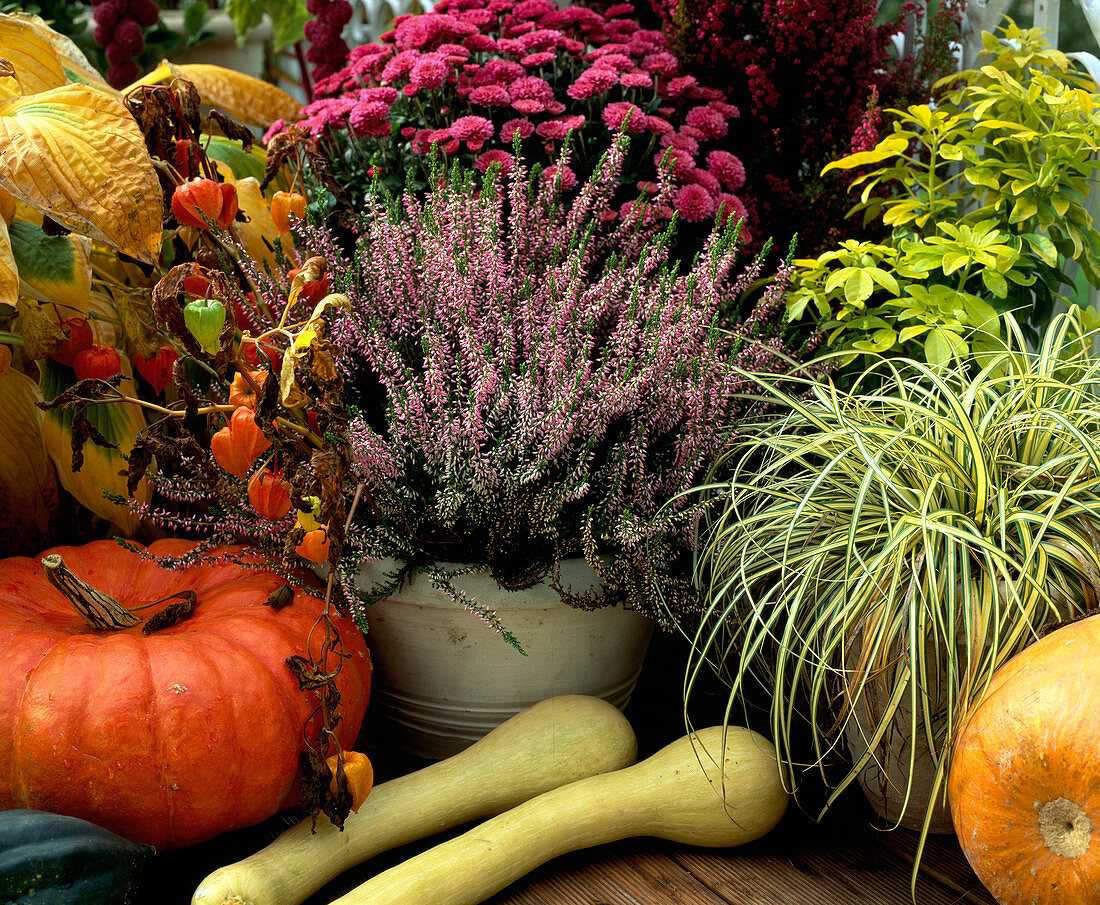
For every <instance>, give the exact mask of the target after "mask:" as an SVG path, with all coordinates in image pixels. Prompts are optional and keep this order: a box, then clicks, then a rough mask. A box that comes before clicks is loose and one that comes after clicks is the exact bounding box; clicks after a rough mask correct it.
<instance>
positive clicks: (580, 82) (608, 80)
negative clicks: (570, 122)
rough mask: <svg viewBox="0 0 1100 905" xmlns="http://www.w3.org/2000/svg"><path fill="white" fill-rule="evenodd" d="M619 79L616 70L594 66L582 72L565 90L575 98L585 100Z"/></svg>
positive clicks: (605, 89)
mask: <svg viewBox="0 0 1100 905" xmlns="http://www.w3.org/2000/svg"><path fill="white" fill-rule="evenodd" d="M618 80H619V75H618V73H617V72H615V70H613V69H604V68H601V67H597V66H593V67H592V68H590V69H586V70H585V71H584V72H582V73H581V74H580V75H579V76H578V77H577V80H576V81H575V82H574V83H573V84H572V85H570V86H569V87H568V88H567V89H566V90H565V93H566V94H568V95H569V96H570V97H571V98H573V99H574V100H577V101H584V100H588V98H590V97H595V96H596V95H597V94H602V93H603V92H605V91H607V89H608V88H610V87H611V86H612V85H614V84H615V83H616V82H617V81H618Z"/></svg>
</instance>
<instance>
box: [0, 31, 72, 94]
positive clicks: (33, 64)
mask: <svg viewBox="0 0 1100 905" xmlns="http://www.w3.org/2000/svg"><path fill="white" fill-rule="evenodd" d="M0 57H2V58H3V59H5V60H7V61H8V63H9V64H10V65H11V68H12V70H13V71H14V73H15V74H14V76H11V77H8V78H0V98H11V97H18V96H19V95H21V94H38V93H39V92H40V91H48V90H49V89H50V88H57V87H59V86H61V85H64V84H65V83H66V82H67V81H68V79H66V78H65V70H64V69H63V68H62V66H61V60H60V59H59V58H58V56H57V51H56V50H54V47H53V44H52V43H51V42H50V40H49V38H47V37H46V36H45V35H44V34H42V32H41V31H40V30H39V29H38V28H36V27H35V26H34V25H33V24H31V23H30V22H25V21H23V20H21V19H17V18H15V17H14V16H2V15H0Z"/></svg>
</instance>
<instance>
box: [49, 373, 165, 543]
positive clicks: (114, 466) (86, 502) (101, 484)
mask: <svg viewBox="0 0 1100 905" xmlns="http://www.w3.org/2000/svg"><path fill="white" fill-rule="evenodd" d="M120 355H121V353H120ZM121 359H122V373H123V375H125V377H126V379H125V380H123V382H122V387H121V388H122V390H123V391H124V392H125V391H126V390H127V389H128V388H132V387H133V372H132V370H131V368H130V361H129V359H128V358H127V357H126V356H125V355H121ZM38 364H39V369H40V372H41V377H40V380H39V384H40V386H41V388H42V396H43V398H44V399H45V400H46V401H51V400H53V399H54V398H56V397H57V396H58V395H59V394H60V393H62V392H64V391H65V390H66V389H68V388H69V387H70V386H72V384H73V383H74V382H75V375H74V374H73V372H72V370H70V369H69V368H65V367H63V366H61V365H59V364H57V363H56V362H54V361H53V360H51V359H49V358H47V359H44V360H42V361H40V362H39V363H38ZM87 414H88V420H89V421H90V422H91V424H92V425H93V426H94V427H95V428H96V429H98V430H99V432H100V433H101V434H103V436H104V437H105V438H106V439H107V440H109V441H110V442H112V443H115V444H117V447H118V448H117V449H110V448H107V447H103V446H97V445H96V444H94V443H91V442H88V443H86V444H85V445H84V465H83V466H82V467H81V469H80V471H78V472H74V471H73V470H72V431H71V425H72V421H73V415H72V412H67V411H64V410H62V409H54V410H52V411H49V412H46V417H45V419H44V420H43V422H42V441H43V444H44V446H45V449H46V452H47V454H48V455H49V457H50V458H51V459H52V460H53V464H54V466H55V467H56V469H57V476H58V478H60V480H61V486H63V487H64V488H65V489H66V490H67V491H68V492H69V493H70V494H72V495H73V497H75V498H76V500H77V502H79V503H80V504H81V505H82V506H84V507H86V508H87V509H90V510H91V511H92V512H94V513H95V514H96V515H98V516H100V517H101V518H104V519H107V521H109V522H112V523H113V524H115V525H116V526H117V527H118V528H119V529H120V530H121V531H122V532H123V533H125V534H127V535H132V534H133V533H134V531H135V529H136V528H137V524H138V518H137V516H136V515H134V514H133V512H131V511H130V510H129V509H128V508H127V507H126V506H122V505H120V504H118V503H114V502H112V501H111V500H109V499H107V498H106V497H105V496H104V495H103V493H104V491H106V492H108V493H111V494H115V495H118V496H126V470H127V463H126V460H125V458H124V456H125V455H126V454H127V453H129V452H130V450H131V449H132V448H133V445H134V438H135V437H136V436H137V433H138V431H139V430H141V429H142V428H144V427H145V417H144V416H143V415H142V413H141V409H140V408H139V407H138V406H136V405H133V404H130V403H121V402H110V403H104V404H102V405H93V406H90V407H89V408H88V410H87ZM149 497H150V492H149V487H148V483H147V482H145V481H142V483H141V484H139V485H138V488H137V490H136V491H135V493H134V499H135V500H139V501H142V502H148V501H149Z"/></svg>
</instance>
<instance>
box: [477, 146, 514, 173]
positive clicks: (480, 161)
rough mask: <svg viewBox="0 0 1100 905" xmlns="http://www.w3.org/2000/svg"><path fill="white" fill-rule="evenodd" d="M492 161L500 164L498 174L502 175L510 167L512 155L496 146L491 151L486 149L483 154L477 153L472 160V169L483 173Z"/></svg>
mask: <svg viewBox="0 0 1100 905" xmlns="http://www.w3.org/2000/svg"><path fill="white" fill-rule="evenodd" d="M494 163H499V164H500V174H501V175H502V176H504V175H507V173H508V172H509V171H510V170H511V169H512V155H511V154H508V153H506V152H504V151H501V150H499V149H497V148H494V149H493V150H492V151H486V152H485V153H484V154H479V155H478V156H477V158H476V159H475V160H474V169H475V170H477V171H478V172H479V173H484V172H485V171H486V170H488V169H489V167H491V166H492V165H493V164H494Z"/></svg>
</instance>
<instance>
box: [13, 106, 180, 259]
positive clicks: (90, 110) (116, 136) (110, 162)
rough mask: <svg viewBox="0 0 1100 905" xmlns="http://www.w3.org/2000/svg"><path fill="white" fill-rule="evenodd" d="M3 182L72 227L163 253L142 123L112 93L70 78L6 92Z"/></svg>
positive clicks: (132, 249) (123, 247) (148, 253)
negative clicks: (27, 92) (25, 91)
mask: <svg viewBox="0 0 1100 905" xmlns="http://www.w3.org/2000/svg"><path fill="white" fill-rule="evenodd" d="M0 187H3V188H5V189H7V190H8V191H10V192H11V193H12V194H13V195H15V196H16V197H18V198H21V199H23V200H24V201H26V202H27V203H28V204H29V205H31V206H32V207H35V208H37V209H38V210H41V211H43V212H44V213H47V214H49V215H50V216H51V217H52V218H53V219H54V220H56V221H57V222H58V223H61V224H62V225H64V226H65V227H66V228H68V229H70V230H71V231H72V232H75V233H80V234H81V235H84V236H89V237H91V238H92V239H97V240H99V241H101V242H105V243H107V244H108V245H110V246H112V247H114V248H117V249H118V250H119V251H122V252H125V253H126V254H128V255H130V256H131V257H134V258H137V259H139V260H142V261H146V262H148V263H150V264H152V263H155V262H156V260H157V259H158V257H159V255H160V244H161V208H162V203H163V202H162V196H161V189H160V182H159V181H158V179H157V174H156V170H154V169H153V162H152V159H151V158H150V157H149V152H148V150H146V147H145V139H144V138H142V135H141V132H140V130H139V129H138V126H137V123H136V122H135V121H134V118H133V117H132V116H131V115H130V113H129V111H128V110H127V109H126V108H125V107H123V106H122V104H121V103H120V102H119V101H117V100H115V99H114V98H112V97H108V96H107V95H105V94H102V93H101V92H98V91H96V90H94V89H92V88H86V87H84V86H81V85H65V86H63V87H61V88H53V89H51V90H49V91H44V92H42V93H41V94H37V95H35V96H34V97H20V98H11V99H8V100H0Z"/></svg>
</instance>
